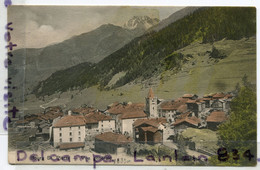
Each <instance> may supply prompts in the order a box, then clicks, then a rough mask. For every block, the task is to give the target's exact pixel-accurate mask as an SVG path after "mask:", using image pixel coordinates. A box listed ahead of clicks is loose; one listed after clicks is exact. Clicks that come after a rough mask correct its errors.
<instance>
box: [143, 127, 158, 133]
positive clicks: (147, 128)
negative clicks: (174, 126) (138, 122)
mask: <svg viewBox="0 0 260 170" xmlns="http://www.w3.org/2000/svg"><path fill="white" fill-rule="evenodd" d="M141 129H142V130H143V131H145V132H146V131H149V132H153V133H155V132H156V131H158V128H155V127H153V126H148V127H141Z"/></svg>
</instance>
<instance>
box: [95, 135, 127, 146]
mask: <svg viewBox="0 0 260 170" xmlns="http://www.w3.org/2000/svg"><path fill="white" fill-rule="evenodd" d="M95 138H96V139H98V140H101V141H104V142H107V143H112V144H117V145H120V144H128V143H130V142H132V138H130V137H127V136H125V135H122V134H117V133H113V132H106V133H103V134H100V135H97V136H96V137H95Z"/></svg>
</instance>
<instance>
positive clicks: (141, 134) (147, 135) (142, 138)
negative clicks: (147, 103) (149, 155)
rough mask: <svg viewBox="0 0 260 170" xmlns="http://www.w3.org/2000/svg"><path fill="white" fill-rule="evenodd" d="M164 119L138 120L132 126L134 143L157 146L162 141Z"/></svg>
mask: <svg viewBox="0 0 260 170" xmlns="http://www.w3.org/2000/svg"><path fill="white" fill-rule="evenodd" d="M166 122H167V121H166V119H165V118H147V119H138V120H136V121H135V122H134V124H133V131H134V138H135V141H136V142H140V143H147V144H157V143H163V141H164V137H163V136H164V129H165V127H166V126H165V123H166Z"/></svg>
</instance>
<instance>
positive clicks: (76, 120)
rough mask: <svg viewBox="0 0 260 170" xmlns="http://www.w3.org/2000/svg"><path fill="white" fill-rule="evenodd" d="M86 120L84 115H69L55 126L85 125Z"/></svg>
mask: <svg viewBox="0 0 260 170" xmlns="http://www.w3.org/2000/svg"><path fill="white" fill-rule="evenodd" d="M85 121H86V120H85V118H84V116H82V115H73V116H72V115H71V116H70V115H67V116H64V117H62V118H61V119H60V120H58V121H57V122H56V123H55V124H54V127H70V126H84V125H85V124H86V122H85Z"/></svg>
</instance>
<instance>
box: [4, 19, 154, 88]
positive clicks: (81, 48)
mask: <svg viewBox="0 0 260 170" xmlns="http://www.w3.org/2000/svg"><path fill="white" fill-rule="evenodd" d="M149 19H150V18H149V17H146V20H149ZM144 23H145V22H144ZM153 24H156V23H153ZM151 26H152V25H151ZM144 31H145V29H144V28H142V29H140V28H138V29H131V30H130V29H126V28H122V27H119V26H115V25H112V24H106V25H102V26H100V27H99V28H97V29H95V30H93V31H90V32H87V33H83V34H81V35H78V36H74V37H72V38H70V39H68V40H65V41H63V42H61V43H57V44H54V45H50V46H47V47H45V48H40V49H28V48H27V49H18V50H16V51H14V52H13V55H14V57H15V58H16V59H15V60H14V61H13V63H12V66H11V67H10V68H9V77H12V79H13V82H14V83H15V84H16V85H17V86H18V87H21V86H24V89H25V90H26V91H28V90H31V88H32V86H35V83H38V82H39V81H41V80H44V79H46V78H47V77H49V76H50V75H51V73H53V72H55V71H58V70H62V69H66V68H69V67H72V66H74V65H77V64H80V63H84V62H91V63H96V62H99V61H100V60H102V59H103V58H105V57H106V56H108V55H110V54H111V53H113V52H115V51H116V50H118V49H120V48H121V47H123V46H124V45H125V44H127V43H129V42H130V41H131V40H132V39H133V38H135V37H137V36H140V35H142V34H143V33H144ZM24 81H25V83H24ZM22 83H24V84H22ZM25 86H26V87H25Z"/></svg>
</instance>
